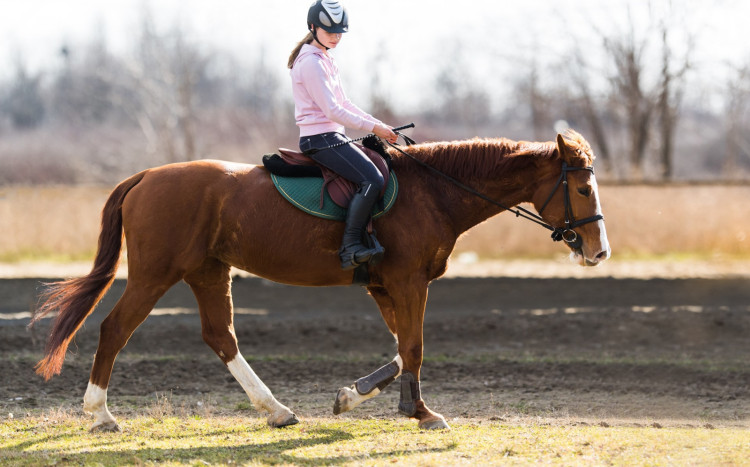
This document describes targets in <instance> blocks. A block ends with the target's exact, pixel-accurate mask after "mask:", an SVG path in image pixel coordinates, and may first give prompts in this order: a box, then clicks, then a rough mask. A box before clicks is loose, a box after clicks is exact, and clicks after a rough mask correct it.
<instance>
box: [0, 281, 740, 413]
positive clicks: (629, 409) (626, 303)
mask: <svg viewBox="0 0 750 467" xmlns="http://www.w3.org/2000/svg"><path fill="white" fill-rule="evenodd" d="M40 281H43V279H15V280H2V281H0V353H1V354H2V359H1V361H0V374H1V375H2V382H1V383H0V410H3V411H5V412H15V413H23V412H24V411H29V410H35V409H39V408H41V409H46V408H52V407H57V406H59V405H63V406H70V407H74V408H76V409H78V408H79V407H80V403H81V402H80V401H81V398H82V395H83V392H84V390H85V387H86V383H87V380H88V371H89V368H90V365H91V361H92V355H93V354H94V352H95V350H96V343H97V339H98V323H99V322H100V321H101V319H102V318H103V317H104V316H105V315H106V313H107V312H108V311H109V309H110V308H111V306H112V305H113V303H114V301H115V300H116V298H117V297H118V296H119V295H120V293H121V292H122V290H123V287H124V281H122V280H118V281H117V282H116V283H115V286H114V287H113V289H112V290H111V291H110V293H109V294H108V295H107V297H106V298H105V300H104V302H103V303H102V304H101V305H100V306H99V308H98V309H97V311H95V313H94V314H93V315H92V316H91V317H90V318H89V320H88V321H87V323H86V327H85V328H84V329H82V330H81V331H80V332H79V334H78V337H77V339H76V345H74V346H71V350H69V351H68V358H67V360H66V364H65V367H64V369H63V372H62V374H61V375H59V376H57V377H55V378H54V379H53V380H51V381H50V382H49V383H43V382H42V381H41V379H40V378H39V377H37V376H36V375H34V374H33V370H32V368H31V367H32V365H33V363H34V362H35V360H36V359H38V357H39V356H40V352H41V349H42V348H43V342H42V340H43V337H44V335H45V333H46V329H47V326H48V324H49V320H46V321H44V322H43V323H42V324H41V325H40V326H38V328H37V329H36V330H35V331H34V332H33V333H32V332H29V331H28V330H27V329H26V328H25V325H26V324H27V322H28V318H26V317H25V316H24V315H23V312H25V311H27V310H28V309H29V307H30V305H31V304H33V303H34V301H35V298H34V296H35V289H36V288H37V287H38V285H39V283H40ZM748 285H750V280H748V279H746V278H735V279H726V278H725V279H674V280H670V279H650V280H639V279H613V278H606V277H601V278H590V279H560V278H557V279H555V278H551V279H549V278H548V279H533V278H525V279H520V278H482V279H468V278H450V279H442V280H439V281H436V282H435V283H433V284H432V286H431V287H430V297H429V300H428V305H427V314H426V323H425V363H424V366H423V374H422V379H423V389H422V390H423V394H424V397H425V400H426V401H427V403H428V405H430V406H431V407H433V408H435V409H436V410H438V411H439V412H441V413H443V414H444V415H445V416H446V417H448V419H449V420H450V418H451V417H477V418H493V417H494V418H498V417H499V418H503V419H506V418H512V417H519V416H520V417H526V416H542V417H550V418H554V419H560V420H562V421H563V422H564V423H570V422H574V423H578V422H579V421H586V422H587V423H592V422H593V423H598V421H599V420H601V421H605V422H606V423H609V424H612V423H644V422H646V423H652V422H653V423H657V422H658V423H659V424H662V425H664V424H688V425H690V424H693V425H694V424H705V423H711V424H713V425H732V426H742V427H750V363H748V362H749V361H750V360H749V358H750V338H749V337H750V287H748ZM233 295H234V303H235V307H236V309H237V315H236V323H235V325H236V328H237V337H238V339H239V342H240V349H241V350H242V352H243V354H244V356H245V357H246V358H248V360H249V361H250V363H251V365H252V366H253V368H254V369H255V371H256V372H257V373H258V375H259V376H260V377H261V378H262V379H263V380H264V381H265V382H266V384H267V385H268V386H269V387H270V388H271V389H272V390H273V391H274V393H275V395H276V396H277V398H278V399H280V400H281V401H282V402H284V403H286V404H287V405H289V406H291V407H292V408H293V409H294V410H296V411H297V413H298V414H299V415H300V416H301V417H302V418H304V417H305V416H319V415H326V416H327V415H329V414H330V411H331V406H332V402H333V397H334V395H335V392H336V389H337V388H338V387H340V386H343V385H349V384H351V383H352V381H353V380H354V379H356V378H358V377H360V376H363V375H365V374H367V373H369V372H370V371H372V370H374V369H375V368H377V367H379V366H380V365H382V364H384V363H386V362H388V361H389V360H390V359H391V358H393V356H394V354H395V346H394V344H393V340H392V338H391V336H390V334H389V333H388V331H387V329H386V327H385V325H384V323H383V322H382V320H381V318H380V316H379V313H378V311H377V308H376V307H375V304H374V302H373V301H372V300H371V299H370V298H369V297H367V296H366V294H365V292H364V290H363V289H360V288H357V287H350V288H295V287H287V286H282V285H278V284H273V283H269V282H267V281H263V280H260V279H257V278H246V277H245V278H239V277H237V278H235V282H234V285H233ZM19 313H20V314H19ZM163 392H166V393H170V394H171V397H173V398H174V402H175V403H178V402H180V401H195V399H196V398H198V399H200V400H203V401H207V402H208V403H210V404H212V405H213V406H215V407H216V410H233V409H234V408H236V407H242V405H241V404H240V403H241V402H243V401H245V400H246V398H245V396H244V394H243V393H242V390H241V388H240V386H239V385H238V384H237V383H236V382H234V380H233V379H232V378H231V376H230V375H229V372H228V371H227V370H226V368H224V366H223V365H222V364H221V363H220V361H219V360H218V358H217V357H216V356H215V355H213V353H212V352H211V351H210V349H209V348H208V347H207V346H206V345H205V344H204V343H203V342H202V340H201V337H200V323H199V319H198V316H197V314H196V310H195V304H194V300H193V298H192V295H191V294H190V292H189V290H188V289H187V287H186V286H185V285H184V284H180V285H179V286H177V287H175V288H174V289H173V290H171V291H170V292H169V293H168V294H167V295H166V296H165V297H164V298H163V299H162V300H161V301H160V303H159V304H158V305H157V309H156V310H155V312H154V313H153V314H152V316H150V317H149V319H148V320H147V321H146V322H145V323H144V324H143V325H142V326H141V328H139V329H138V331H137V332H136V333H135V335H134V336H133V338H132V339H131V341H130V342H129V344H128V346H127V347H126V349H125V351H123V352H122V353H121V355H120V357H119V358H118V361H117V363H116V365H115V370H114V375H113V378H112V383H111V387H110V391H109V398H110V407H111V408H112V409H113V412H114V414H115V416H118V413H119V414H120V416H122V414H123V413H127V412H128V410H131V409H129V408H128V407H138V406H143V405H145V404H148V403H153V401H154V394H156V393H163ZM18 398H20V399H18ZM397 398H398V388H397V385H393V386H392V387H391V388H389V389H388V390H387V391H386V394H383V395H380V396H379V397H378V398H376V399H374V400H372V401H369V402H367V403H366V404H364V405H363V406H362V407H360V408H358V409H356V410H355V411H353V412H351V413H350V414H346V415H345V416H351V417H364V416H377V417H395V416H397V415H396V414H395V409H396V405H397ZM180 403H182V402H180ZM188 403H192V402H188ZM245 405H246V404H245ZM248 415H249V416H255V413H254V412H248Z"/></svg>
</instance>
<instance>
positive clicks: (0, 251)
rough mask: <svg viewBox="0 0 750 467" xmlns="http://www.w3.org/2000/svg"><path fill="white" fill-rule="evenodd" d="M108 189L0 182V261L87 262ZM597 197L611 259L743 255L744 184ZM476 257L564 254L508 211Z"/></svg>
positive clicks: (746, 228)
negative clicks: (605, 228) (1, 185)
mask: <svg viewBox="0 0 750 467" xmlns="http://www.w3.org/2000/svg"><path fill="white" fill-rule="evenodd" d="M110 189H111V187H94V186H75V187H67V186H60V187H26V186H10V187H0V232H2V236H0V262H15V261H20V260H56V261H67V260H76V259H78V260H86V259H88V258H90V257H92V256H93V254H94V250H95V247H96V239H97V235H98V229H99V212H100V210H101V208H102V206H103V205H104V202H105V201H106V199H107V196H108V194H109V191H110ZM600 196H601V199H602V205H603V210H604V215H605V217H606V226H607V233H608V236H609V241H610V243H611V245H612V249H613V252H614V254H615V255H616V256H615V259H617V258H628V259H632V258H646V259H652V258H653V259H658V258H670V259H677V258H685V257H698V258H705V259H729V258H747V257H748V256H750V203H749V202H748V201H750V186H747V185H744V186H743V185H732V186H722V185H678V186H631V185H628V186H622V185H605V186H602V187H601V188H600ZM470 252H473V253H475V254H476V255H477V256H478V257H479V258H481V259H498V258H506V259H507V258H550V257H554V256H556V255H557V256H559V255H561V254H564V250H563V249H562V248H561V247H560V245H559V244H555V243H553V242H551V241H549V239H548V233H547V231H546V230H544V229H541V228H539V227H538V226H536V225H535V224H532V223H531V222H528V221H525V220H523V219H517V218H515V217H514V216H513V215H510V214H503V215H500V216H496V217H494V218H492V219H490V220H489V221H487V222H485V223H484V224H482V225H479V226H477V227H475V228H474V229H472V230H471V231H469V233H468V234H466V235H465V236H464V237H462V238H461V239H460V241H459V244H458V245H457V247H456V254H461V253H470Z"/></svg>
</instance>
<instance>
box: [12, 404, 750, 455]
mask: <svg viewBox="0 0 750 467" xmlns="http://www.w3.org/2000/svg"><path fill="white" fill-rule="evenodd" d="M88 423H89V420H88V418H85V419H84V418H82V417H75V416H70V415H67V416H60V417H58V418H56V419H53V418H50V417H41V416H40V417H31V418H23V419H19V420H3V421H2V422H0V464H2V465H14V466H25V465H29V466H30V465H40V464H43V465H52V464H57V465H69V464H76V465H79V464H83V465H105V466H108V465H142V464H163V465H185V464H190V465H206V464H209V465H213V464H220V465H229V464H243V465H267V464H285V465H286V464H292V465H332V464H333V465H339V464H341V465H350V464H351V465H358V464H363V463H364V464H367V465H391V464H393V463H398V464H409V465H455V464H470V465H490V464H503V463H518V464H540V463H541V464H544V463H553V464H564V465H587V464H588V465H601V464H609V463H614V464H625V465H627V464H642V463H644V462H646V463H648V464H653V465H659V464H670V465H681V464H691V465H695V464H705V465H709V464H710V465H717V464H718V465H739V464H743V463H745V462H746V461H747V459H748V458H750V444H748V443H747V435H748V433H747V431H746V430H741V429H729V428H727V429H724V428H720V429H712V428H709V427H699V428H668V427H667V428H660V427H658V426H647V427H612V426H591V425H585V426H580V425H579V426H570V425H562V426H556V425H545V424H536V423H521V424H509V423H505V422H502V421H483V420H482V421H476V420H473V421H472V420H453V421H451V424H452V428H453V429H452V430H451V431H444V432H423V431H420V430H419V429H418V428H417V427H416V423H415V422H414V421H412V420H406V419H403V420H397V421H391V420H377V419H374V420H352V419H344V420H342V419H334V418H314V419H303V420H302V423H301V424H299V425H295V426H293V427H289V428H285V429H280V430H274V429H270V428H268V427H267V426H266V424H265V420H264V419H261V418H246V417H237V416H220V417H217V416H211V417H192V418H179V417H170V416H167V417H160V418H154V417H150V416H137V417H133V418H129V419H124V420H121V425H122V428H123V430H124V433H121V434H112V433H100V434H89V433H88V431H87V430H86V425H87V424H88Z"/></svg>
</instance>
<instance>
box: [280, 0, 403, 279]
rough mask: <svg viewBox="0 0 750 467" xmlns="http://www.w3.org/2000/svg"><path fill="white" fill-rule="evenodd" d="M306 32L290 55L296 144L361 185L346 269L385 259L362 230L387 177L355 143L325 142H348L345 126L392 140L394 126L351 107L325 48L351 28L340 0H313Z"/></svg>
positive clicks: (347, 233)
mask: <svg viewBox="0 0 750 467" xmlns="http://www.w3.org/2000/svg"><path fill="white" fill-rule="evenodd" d="M307 29H308V30H309V33H308V34H307V36H306V37H305V38H304V39H302V40H301V41H300V42H299V44H297V46H296V47H295V48H294V50H293V51H292V54H291V55H290V56H289V63H288V67H289V68H290V69H291V73H290V74H291V76H292V92H293V95H294V114H295V119H296V121H297V126H299V128H300V141H299V146H300V149H301V150H302V151H303V152H308V151H310V150H313V149H316V150H317V149H321V148H326V149H321V150H318V151H317V152H314V153H312V154H310V157H312V159H313V160H315V161H316V162H317V163H319V164H320V165H323V166H325V167H327V168H328V169H330V170H332V171H333V172H335V173H337V174H338V175H340V176H342V177H344V178H345V179H347V180H349V181H351V182H354V183H356V184H357V185H358V186H359V189H358V191H357V192H356V193H355V194H354V197H353V198H352V200H351V202H350V203H349V207H348V209H347V214H346V225H345V228H344V238H343V240H342V242H341V249H340V250H339V257H340V259H341V267H342V268H343V269H344V270H349V269H353V268H355V267H357V266H358V265H360V264H363V263H368V262H369V263H370V264H376V263H377V262H379V261H380V260H381V259H382V258H383V254H384V249H383V247H382V246H379V245H378V246H376V247H374V248H370V247H368V246H365V245H364V244H363V243H362V234H363V230H364V228H365V225H366V224H367V221H368V219H369V217H370V212H371V210H372V207H373V205H374V204H375V202H376V201H377V199H378V196H379V193H380V190H381V189H382V188H383V184H384V183H385V180H384V179H383V176H382V175H381V174H380V172H379V171H378V169H377V168H376V167H375V164H373V163H372V161H370V159H368V158H367V156H365V154H364V153H363V152H362V151H360V150H359V149H358V148H357V147H356V146H354V145H353V144H351V143H350V144H344V145H342V146H338V147H335V148H329V146H331V145H334V144H337V143H341V142H344V141H347V138H346V136H344V128H353V129H357V130H363V131H367V132H371V133H375V134H376V135H377V136H379V137H381V138H383V139H386V140H388V141H390V142H392V143H395V142H396V138H397V135H396V133H394V132H393V131H392V129H391V128H392V127H390V126H389V125H386V124H384V123H383V122H381V121H380V120H378V119H376V118H375V117H373V116H372V115H370V114H368V113H367V112H365V111H363V110H362V109H360V108H359V107H357V106H356V105H354V104H353V103H352V102H351V101H350V100H349V99H348V98H347V97H346V94H344V89H343V88H342V86H341V78H340V77H339V70H338V67H337V66H336V62H335V61H334V60H333V57H332V56H331V55H330V54H329V50H330V49H333V48H336V46H337V45H338V43H339V41H341V36H342V34H343V33H345V32H347V31H348V29H349V18H348V15H347V13H346V10H345V9H344V8H343V7H342V6H341V4H340V3H339V2H338V0H317V1H315V3H313V4H312V5H311V6H310V9H309V10H308V13H307Z"/></svg>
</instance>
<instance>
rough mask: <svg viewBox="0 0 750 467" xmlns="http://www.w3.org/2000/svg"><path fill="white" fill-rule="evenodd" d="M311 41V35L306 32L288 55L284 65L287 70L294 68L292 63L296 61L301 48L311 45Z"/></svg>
mask: <svg viewBox="0 0 750 467" xmlns="http://www.w3.org/2000/svg"><path fill="white" fill-rule="evenodd" d="M312 41H313V35H312V32H308V33H307V35H306V36H305V38H304V39H302V40H301V41H299V43H298V44H297V46H296V47H295V48H294V50H292V54H291V55H289V62H288V63H287V64H286V66H287V68H289V69H290V70H291V69H292V67H293V66H294V61H295V60H297V56H298V55H299V51H300V50H301V49H302V46H303V45H305V44H312Z"/></svg>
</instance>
